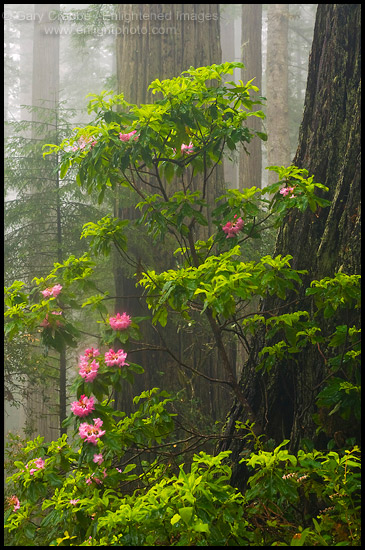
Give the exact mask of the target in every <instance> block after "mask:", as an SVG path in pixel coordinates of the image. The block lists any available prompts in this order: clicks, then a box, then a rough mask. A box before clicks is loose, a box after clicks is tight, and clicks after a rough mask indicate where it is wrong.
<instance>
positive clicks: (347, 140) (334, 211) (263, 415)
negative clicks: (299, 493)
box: [219, 4, 360, 486]
mask: <svg viewBox="0 0 365 550" xmlns="http://www.w3.org/2000/svg"><path fill="white" fill-rule="evenodd" d="M293 163H294V164H295V165H297V166H298V167H300V168H306V169H307V170H308V171H309V174H314V177H315V181H317V182H321V183H323V184H324V185H326V186H328V187H329V193H326V195H325V196H326V198H328V199H330V200H331V201H332V203H331V206H330V207H329V208H325V209H323V210H322V211H321V212H320V213H319V214H318V217H317V216H316V215H314V214H313V213H312V212H310V211H306V212H305V213H304V214H303V213H300V212H299V211H297V213H291V214H290V215H289V216H288V218H287V219H286V220H285V221H284V224H283V226H282V227H281V229H280V230H279V234H278V238H277V243H276V250H275V254H291V255H292V256H293V260H292V267H293V268H295V269H307V270H308V272H309V273H308V276H306V278H305V282H304V286H303V289H302V294H301V295H299V296H289V297H287V300H286V301H287V303H288V304H289V303H290V301H291V299H294V298H295V297H296V298H297V299H299V300H300V298H301V297H303V292H304V289H305V287H306V286H307V284H308V283H309V282H310V281H311V280H312V279H314V278H315V279H318V278H322V277H325V276H331V277H332V276H333V275H334V273H335V272H337V271H338V270H341V271H342V272H344V273H346V274H349V275H351V274H355V273H359V271H360V212H359V205H360V4H320V5H319V6H318V11H317V17H316V25H315V30H314V39H313V46H312V52H311V56H310V62H309V73H308V83H307V92H306V99H305V109H304V116H303V122H302V126H301V129H300V134H299V146H298V150H297V153H296V156H295V159H294V161H293ZM305 305H306V307H305V308H303V309H307V310H309V308H310V305H309V303H307V302H306V304H305ZM277 306H278V299H267V300H265V301H264V302H263V304H262V310H265V311H266V310H270V311H275V309H276V308H277ZM300 309H301V308H300ZM290 311H291V309H290V307H289V306H288V308H287V310H284V309H281V310H280V313H281V314H282V313H289V312H290ZM351 314H352V316H353V319H351V320H350V319H348V320H347V319H346V320H344V319H340V320H339V319H337V324H343V322H347V323H348V324H350V323H351V324H352V323H353V322H357V323H359V322H360V314H359V313H358V312H351ZM338 321H340V322H338ZM333 322H334V323H335V321H333ZM341 322H342V323H341ZM350 326H351V325H350ZM326 330H327V333H328V330H331V326H330V324H329V323H328V324H327V327H326ZM253 344H254V347H253V349H252V353H251V355H250V357H249V360H248V361H247V363H246V365H245V367H244V369H243V373H242V379H241V386H242V388H243V390H244V392H245V395H246V397H247V398H248V400H249V402H250V404H251V406H252V408H253V409H254V411H255V413H256V415H257V419H258V422H259V423H261V425H262V427H263V432H264V433H265V434H266V435H267V437H268V438H273V439H274V440H275V441H276V443H279V442H281V441H282V439H284V438H288V439H290V440H291V443H290V445H291V448H292V449H293V450H295V449H297V448H298V446H299V443H300V440H301V439H302V438H304V437H305V438H309V439H311V440H313V441H314V442H315V444H317V445H319V446H322V447H323V446H324V447H325V445H326V443H327V441H328V439H323V435H322V439H318V438H316V425H315V423H314V421H313V413H314V412H316V407H315V398H316V396H317V394H318V392H319V391H320V389H321V387H320V386H321V383H322V381H323V379H324V377H325V374H326V370H325V364H324V360H323V358H322V357H321V355H320V354H319V352H318V350H317V349H316V348H314V347H313V352H311V353H308V352H307V353H305V354H302V355H300V354H299V357H297V360H298V364H292V365H289V364H286V365H276V366H275V367H273V369H272V370H271V371H270V373H269V374H267V373H265V374H263V373H262V372H261V371H259V372H256V370H255V367H256V365H257V363H258V362H259V361H258V352H259V351H260V350H261V349H262V348H263V346H264V345H265V334H264V333H261V334H259V335H258V337H257V338H255V341H254V343H253ZM235 420H240V421H245V420H246V418H244V415H243V412H242V408H241V407H240V406H239V405H237V403H235V404H234V405H233V407H232V409H231V412H230V414H229V417H228V422H227V426H226V434H227V435H228V434H233V433H234V423H235ZM358 428H359V427H358V426H356V425H352V426H348V429H349V432H348V433H347V434H346V436H347V437H352V436H354V435H357V430H358ZM327 435H328V437H329V438H331V436H332V434H330V433H329V434H327ZM227 447H228V448H230V449H231V450H232V451H233V457H232V458H233V460H234V461H235V462H236V463H237V462H238V460H239V454H240V452H241V451H242V449H243V446H242V444H240V443H237V442H236V443H235V442H234V441H233V440H232V441H231V442H226V443H224V442H222V443H221V444H220V445H219V450H223V449H225V448H227ZM242 479H244V468H243V467H241V466H238V465H237V467H236V468H235V470H234V473H233V477H232V483H233V484H235V485H237V486H239V485H240V483H241V481H242ZM240 480H241V481H240Z"/></svg>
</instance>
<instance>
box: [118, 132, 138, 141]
mask: <svg viewBox="0 0 365 550" xmlns="http://www.w3.org/2000/svg"><path fill="white" fill-rule="evenodd" d="M136 133H137V130H132V131H131V132H129V133H128V134H119V139H120V140H121V141H129V140H130V139H131V137H132V136H134V134H136ZM137 139H138V136H136V137H135V138H134V140H135V141H136V140H137Z"/></svg>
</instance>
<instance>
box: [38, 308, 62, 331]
mask: <svg viewBox="0 0 365 550" xmlns="http://www.w3.org/2000/svg"><path fill="white" fill-rule="evenodd" d="M52 315H62V311H52ZM60 325H62V321H56V326H57V327H59V326H60ZM40 326H41V327H50V326H51V323H50V322H49V321H48V313H47V314H46V316H45V318H44V319H43V321H42V322H41V323H40Z"/></svg>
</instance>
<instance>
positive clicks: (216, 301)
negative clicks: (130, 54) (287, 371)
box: [5, 63, 360, 546]
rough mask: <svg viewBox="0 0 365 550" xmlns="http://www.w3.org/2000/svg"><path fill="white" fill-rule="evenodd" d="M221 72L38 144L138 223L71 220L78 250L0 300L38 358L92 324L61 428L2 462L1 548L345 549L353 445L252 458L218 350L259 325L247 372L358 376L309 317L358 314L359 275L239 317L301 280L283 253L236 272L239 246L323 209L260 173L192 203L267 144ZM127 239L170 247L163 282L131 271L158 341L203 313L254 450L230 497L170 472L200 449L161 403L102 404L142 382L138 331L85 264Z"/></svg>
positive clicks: (353, 515)
mask: <svg viewBox="0 0 365 550" xmlns="http://www.w3.org/2000/svg"><path fill="white" fill-rule="evenodd" d="M235 67H242V65H241V64H239V63H224V64H222V65H213V66H211V67H201V68H198V69H194V68H190V69H189V71H185V72H184V73H182V75H181V76H179V77H177V78H173V79H170V80H164V81H162V82H161V81H159V80H155V81H154V82H152V84H151V85H150V89H151V90H152V93H153V94H155V95H156V98H157V99H156V101H155V103H153V104H148V105H140V106H138V105H133V104H129V103H127V102H126V101H125V100H124V97H123V95H122V94H121V95H112V94H111V93H110V94H109V93H108V92H103V93H102V94H101V95H99V96H92V98H91V101H90V104H89V112H90V113H92V112H94V113H95V121H94V122H93V124H90V125H88V126H86V127H84V128H76V129H75V131H74V133H73V135H72V136H71V137H70V138H69V139H67V140H64V141H63V142H62V143H61V145H60V146H55V145H49V146H47V150H46V151H45V154H52V153H57V154H59V155H60V157H61V163H60V175H61V178H63V177H64V176H65V174H66V173H67V171H68V170H69V169H70V167H74V168H77V177H76V180H77V184H78V185H80V186H81V187H82V188H83V189H84V190H86V191H87V192H88V193H90V194H95V193H96V194H97V198H98V201H99V203H101V202H103V200H104V197H105V194H106V193H108V192H109V191H110V189H111V190H114V189H116V188H117V187H119V186H122V187H125V188H127V189H128V190H129V191H130V192H131V193H133V194H134V195H135V196H136V197H138V205H137V208H138V209H139V210H140V213H141V214H140V216H139V219H138V220H137V221H133V220H125V219H124V220H120V219H117V218H113V217H112V216H105V217H104V218H102V219H101V220H100V221H99V222H98V223H95V224H94V223H91V222H90V223H87V224H85V226H84V227H83V229H82V233H81V237H82V238H86V239H89V244H90V253H89V254H84V255H83V256H82V257H81V258H75V257H74V256H70V257H69V258H68V259H67V260H66V261H65V262H63V263H62V264H61V263H56V264H54V269H53V270H52V272H51V273H50V274H48V275H47V276H45V277H40V278H35V279H34V280H33V286H32V288H31V289H30V291H29V289H27V288H26V286H25V284H24V283H22V282H20V281H15V282H14V284H13V285H11V286H10V287H9V288H7V289H6V298H5V303H6V321H7V322H6V325H5V330H6V335H7V337H8V338H10V339H11V338H13V337H14V336H16V335H17V334H18V333H20V332H22V331H25V330H26V331H28V332H32V331H37V330H39V331H40V334H41V338H42V343H43V345H45V346H48V347H52V348H53V349H55V350H56V351H58V352H60V351H61V350H62V349H64V346H73V347H76V346H77V345H78V343H79V342H80V339H81V332H80V330H79V329H78V328H77V323H76V322H74V320H73V316H72V311H73V310H74V309H76V308H80V309H83V310H87V311H90V314H93V315H95V316H97V318H98V322H99V326H100V340H99V341H98V344H97V347H93V345H95V344H93V342H86V343H85V346H84V349H85V351H84V352H82V354H81V355H79V358H78V362H77V365H75V372H76V373H77V374H76V376H75V379H74V380H73V383H72V387H71V390H70V391H71V393H72V400H71V405H70V409H69V416H68V417H67V418H66V419H64V421H63V427H64V428H65V429H66V428H67V429H68V431H69V433H68V435H66V434H64V435H62V437H60V438H59V439H58V440H57V441H53V442H45V441H44V440H43V438H41V437H38V438H36V439H35V440H34V441H29V442H27V443H26V445H25V446H24V447H23V448H22V449H20V450H18V452H17V458H16V460H15V462H14V463H13V466H12V468H13V471H12V475H10V477H9V483H10V495H9V498H8V500H7V510H6V529H7V533H8V534H9V537H10V542H11V545H25V546H27V545H45V546H55V545H58V546H83V545H90V546H99V545H100V546H109V545H110V546H113V545H115V546H140V545H142V546H143V545H152V546H156V545H169V546H174V545H180V546H181V545H190V546H192V545H211V546H215V545H218V546H224V545H236V546H240V545H242V546H247V545H253V546H254V545H263V546H265V545H271V544H273V545H278V544H292V545H298V544H304V541H306V543H310V544H313V545H314V544H316V545H317V544H321V545H322V544H323V542H324V543H325V544H327V545H328V544H332V543H341V541H342V540H343V539H341V536H342V535H341V530H340V529H339V527H338V526H340V527H341V529H345V530H346V536H347V538H348V540H351V543H353V544H356V543H357V542H358V540H359V538H358V531H357V523H356V522H357V520H358V519H357V514H358V510H357V497H356V498H355V497H354V494H355V493H356V491H357V489H358V471H357V470H358V467H359V458H358V457H359V450H358V448H354V449H353V450H351V451H350V450H346V452H345V454H343V456H340V455H339V454H338V453H332V455H331V453H329V454H328V455H326V454H322V453H319V452H317V451H316V450H314V449H313V448H307V449H306V451H305V452H304V451H303V452H302V454H301V455H300V456H299V455H298V456H293V455H290V454H288V451H286V450H284V449H282V448H281V447H282V446H284V445H286V444H287V443H288V441H285V442H284V443H282V444H281V445H279V446H278V447H275V449H273V448H271V449H267V448H265V447H264V443H263V442H262V438H263V435H264V434H261V433H259V432H258V427H257V424H256V422H255V420H256V419H255V415H254V412H253V410H252V409H251V406H250V404H249V403H248V401H247V399H246V398H245V396H244V394H243V393H242V390H241V388H240V386H239V383H238V380H237V377H236V366H235V365H232V364H231V362H230V359H229V357H228V354H227V351H226V345H227V344H226V342H227V340H226V334H227V332H231V333H234V334H235V336H236V337H237V338H240V339H242V341H244V342H246V343H247V342H248V341H249V339H250V335H253V337H254V335H255V331H256V330H257V329H258V327H260V326H262V325H264V326H265V327H266V330H267V332H268V334H269V337H272V338H274V336H275V341H274V342H273V345H272V346H268V347H266V348H264V349H263V350H262V353H261V358H262V361H261V363H260V365H258V368H259V369H263V370H264V371H266V372H267V373H270V369H271V368H272V367H273V365H274V364H275V361H277V360H282V359H283V358H285V357H287V356H288V355H290V354H295V353H298V351H300V350H302V349H304V347H305V346H306V345H313V346H317V345H318V346H319V344H321V345H328V346H329V347H330V348H333V353H332V359H333V362H332V363H329V369H331V368H333V369H335V367H336V358H337V359H338V357H340V356H341V355H342V357H344V356H345V353H346V365H345V367H344V368H346V369H348V370H349V371H350V370H352V369H357V367H358V361H359V359H358V355H359V353H360V352H359V339H358V336H359V329H357V328H356V327H352V328H351V331H347V332H346V336H345V338H346V344H347V346H350V347H349V349H347V348H346V351H344V350H343V348H341V345H342V344H343V342H344V340H343V337H344V336H343V331H342V332H341V330H340V329H339V330H338V331H337V330H336V333H335V334H329V335H325V334H322V333H321V329H320V327H319V326H318V325H317V319H318V318H319V317H324V318H329V317H331V316H332V315H333V314H334V313H335V311H336V310H337V309H339V310H341V309H345V308H350V307H357V305H358V300H359V277H358V276H347V275H345V274H343V273H339V274H336V275H334V277H333V278H328V280H323V281H313V282H312V284H311V286H310V287H309V288H308V289H307V296H313V297H314V302H315V307H314V308H313V311H310V312H307V311H304V310H298V311H294V312H293V313H291V314H285V315H274V312H268V313H267V314H266V315H262V314H260V312H257V313H256V314H253V313H252V314H251V313H250V314H249V315H246V316H242V315H241V313H240V312H242V311H243V310H244V308H245V307H246V305H247V304H249V303H251V302H253V301H254V300H255V299H257V297H265V296H267V295H275V296H277V297H278V299H280V300H282V301H283V303H285V299H286V297H287V294H288V291H289V290H291V291H293V290H294V291H295V290H296V289H298V288H299V287H300V285H302V284H303V283H302V276H303V275H304V274H305V272H304V271H297V270H295V269H293V268H292V266H291V259H292V258H291V256H289V255H287V256H277V257H272V256H271V255H267V254H265V255H264V256H263V257H261V258H260V259H258V260H255V261H254V260H250V259H248V258H247V254H246V257H245V255H244V254H243V250H244V247H243V245H244V244H247V243H248V242H249V241H250V240H252V239H256V240H259V239H260V238H261V236H262V234H264V233H265V231H267V230H268V229H269V228H271V227H279V225H280V224H281V223H282V222H283V220H284V217H285V216H286V215H287V214H288V212H289V211H290V209H297V210H299V211H300V212H303V211H304V210H306V209H307V208H310V209H311V210H312V212H313V213H315V212H316V211H317V209H318V208H324V207H326V206H328V205H329V202H328V201H327V200H326V199H325V198H323V194H324V193H325V192H326V190H327V188H326V187H325V186H323V185H322V184H320V183H317V182H315V181H314V178H313V176H309V174H308V172H307V171H306V170H304V169H299V168H297V167H295V166H289V167H278V166H272V167H269V169H270V170H272V171H274V172H275V173H276V174H277V180H278V181H277V182H276V183H274V184H272V185H270V186H269V187H267V188H265V189H258V188H256V187H252V188H250V189H243V190H242V191H240V190H238V189H227V190H226V191H225V192H223V193H221V194H220V195H219V196H218V197H216V198H215V200H214V202H211V201H210V199H209V200H208V196H209V195H210V193H209V192H208V191H209V186H210V185H212V183H211V181H212V174H213V170H214V168H215V167H216V165H219V164H221V162H222V159H223V157H224V156H225V155H229V154H230V153H231V152H232V151H235V150H236V149H237V148H238V147H239V146H240V145H242V144H245V143H248V142H249V141H250V140H251V139H252V138H255V139H266V136H265V134H263V133H260V132H257V131H254V130H250V117H251V116H256V117H264V114H263V112H262V111H260V110H256V111H254V112H253V111H252V107H253V105H255V104H260V100H256V101H253V100H252V99H251V98H250V91H251V90H255V91H257V88H256V87H255V86H254V85H253V84H252V82H251V81H250V82H248V83H247V84H244V83H243V82H239V83H238V84H236V83H235V82H233V81H228V82H227V81H225V82H223V77H224V76H225V75H227V74H232V73H233V69H234V68H235ZM212 82H214V84H212ZM138 225H144V226H146V228H147V230H148V232H149V235H150V238H151V243H153V241H154V240H160V241H164V239H165V237H166V235H169V236H170V237H171V236H172V237H174V238H176V250H175V251H174V257H175V258H176V269H167V270H165V271H160V272H157V271H156V270H154V269H153V268H152V267H148V266H142V268H143V269H142V273H141V274H139V277H138V284H139V285H141V286H142V287H143V289H144V299H145V301H146V304H147V306H148V308H149V309H150V311H151V318H149V319H148V321H149V322H152V323H153V324H157V323H159V324H160V325H161V326H162V327H164V326H165V325H166V324H167V323H168V322H169V319H170V318H171V314H173V315H175V316H176V314H178V315H179V316H180V318H181V323H182V325H183V324H184V323H185V324H186V326H191V325H192V324H194V323H195V322H196V315H195V314H196V312H198V313H199V314H200V315H201V317H202V318H203V317H204V318H205V319H206V323H207V325H208V326H209V327H210V330H211V335H212V341H213V342H214V345H215V347H216V349H217V351H218V354H219V365H220V369H221V372H220V377H219V380H218V383H222V384H225V385H226V386H227V387H229V388H230V390H231V391H232V394H233V395H234V397H235V398H236V400H237V401H238V402H239V403H240V404H241V405H242V408H243V410H244V411H245V413H246V415H247V418H248V419H249V421H248V422H247V423H246V424H245V425H242V426H237V430H238V432H239V430H240V429H242V431H241V433H238V435H237V436H236V437H238V438H249V439H250V440H251V441H254V443H255V452H252V453H251V455H250V456H247V457H246V456H245V457H244V458H243V459H242V461H245V462H246V465H247V468H249V469H250V473H251V477H250V479H249V486H248V487H249V488H248V490H247V493H246V494H241V493H240V492H239V491H238V490H236V489H234V488H233V487H231V486H230V485H229V479H230V475H231V470H230V467H229V465H228V461H229V452H223V453H220V454H219V455H218V456H211V455H208V454H206V453H205V452H204V450H200V452H197V453H196V454H194V456H193V457H192V458H191V460H189V462H190V466H189V465H188V466H186V465H184V456H185V455H184V453H185V451H187V450H188V449H190V450H193V451H195V450H198V449H200V448H201V447H199V445H202V442H204V441H205V440H206V439H207V438H208V436H207V435H206V434H199V433H197V432H186V433H185V435H184V436H183V437H182V436H181V435H179V437H180V438H177V436H176V418H175V416H176V412H175V409H174V406H173V403H174V399H175V396H172V395H170V394H169V393H167V392H166V391H164V390H160V389H159V388H146V389H145V391H143V392H142V393H141V394H140V395H138V396H136V397H134V400H133V401H134V405H135V410H134V412H133V413H131V414H130V415H129V416H128V415H126V414H125V412H124V411H121V410H118V408H117V407H116V406H115V402H114V397H115V395H116V393H118V392H121V391H123V389H124V388H125V384H126V383H131V384H133V381H134V376H135V375H137V376H138V374H140V373H142V372H143V369H150V368H153V365H151V364H146V365H143V366H139V365H137V364H135V363H133V361H132V360H131V357H132V352H133V346H134V344H135V342H137V341H138V340H139V339H140V338H141V335H140V330H139V324H140V323H142V322H146V318H136V317H134V316H133V315H132V314H131V313H130V312H128V311H118V312H110V311H108V309H107V306H106V305H105V298H106V296H105V294H103V292H100V289H99V288H96V286H95V283H94V282H93V273H94V269H95V266H96V262H97V259H98V257H99V256H100V255H101V254H104V255H108V254H109V253H110V250H111V247H115V248H116V249H117V250H118V251H119V252H121V253H122V254H124V257H129V256H128V253H129V252H128V239H127V234H126V228H127V227H130V226H135V227H136V228H137V227H138ZM203 236H204V238H203ZM109 303H110V302H109ZM278 335H280V338H281V340H280V338H279V342H278V338H277V336H278ZM116 342H118V344H116ZM324 343H325V344H324ZM87 346H90V347H87ZM177 360H178V359H177ZM182 364H183V363H182ZM191 370H192V371H193V372H194V373H195V374H197V375H201V376H205V377H206V378H208V379H209V377H207V376H206V374H205V373H204V372H201V371H199V370H198V369H196V368H195V367H191ZM329 376H331V374H329ZM210 381H212V380H211V379H210ZM326 389H327V390H328V388H327V387H326ZM331 391H332V393H331ZM318 392H319V393H318V400H319V401H320V400H321V399H322V400H325V399H327V400H331V399H332V400H336V407H337V409H336V410H337V411H340V413H341V414H344V415H345V414H347V413H348V411H349V410H352V411H353V412H355V414H356V415H357V414H358V387H357V386H355V385H352V386H351V385H350V386H349V385H347V386H346V385H341V383H339V384H337V385H336V386H331V387H330V392H329V393H328V391H327V393H323V392H324V390H322V392H320V389H319V390H318ZM222 420H223V419H222ZM179 428H180V430H184V428H185V427H184V426H183V425H180V426H179ZM179 434H181V431H180V432H179ZM221 436H222V435H221V434H215V435H214V436H212V437H215V438H219V437H221ZM209 437H210V436H209ZM329 472H332V473H331V474H330V473H329ZM334 472H335V473H334ZM346 484H347V485H346ZM345 486H346V487H345ZM319 493H321V498H322V501H323V510H326V509H327V508H331V507H332V508H331V513H330V514H329V513H328V511H325V512H321V513H319V515H318V514H317V515H316V514H314V515H310V514H309V516H308V517H307V516H306V517H305V519H303V517H304V515H303V514H302V512H301V508H300V507H301V501H302V500H303V498H304V497H303V495H305V498H304V500H305V501H306V502H307V501H309V500H310V499H316V498H317V497H318V494H319ZM262 495H265V498H266V501H265V505H263V503H262V500H261V497H262ZM262 525H265V526H269V529H268V530H266V528H265V529H264V530H263V529H262ZM349 525H350V527H349ZM349 533H350V534H349ZM283 541H285V542H283ZM298 541H301V542H298Z"/></svg>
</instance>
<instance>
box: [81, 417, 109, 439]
mask: <svg viewBox="0 0 365 550" xmlns="http://www.w3.org/2000/svg"><path fill="white" fill-rule="evenodd" d="M102 425H103V421H102V420H101V419H100V418H94V426H93V425H92V424H88V423H87V422H83V423H82V424H80V426H79V435H80V437H81V439H86V441H87V442H88V443H92V444H93V445H96V444H97V442H98V439H99V437H101V436H102V435H104V434H105V430H101V429H100V428H101V427H102Z"/></svg>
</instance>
